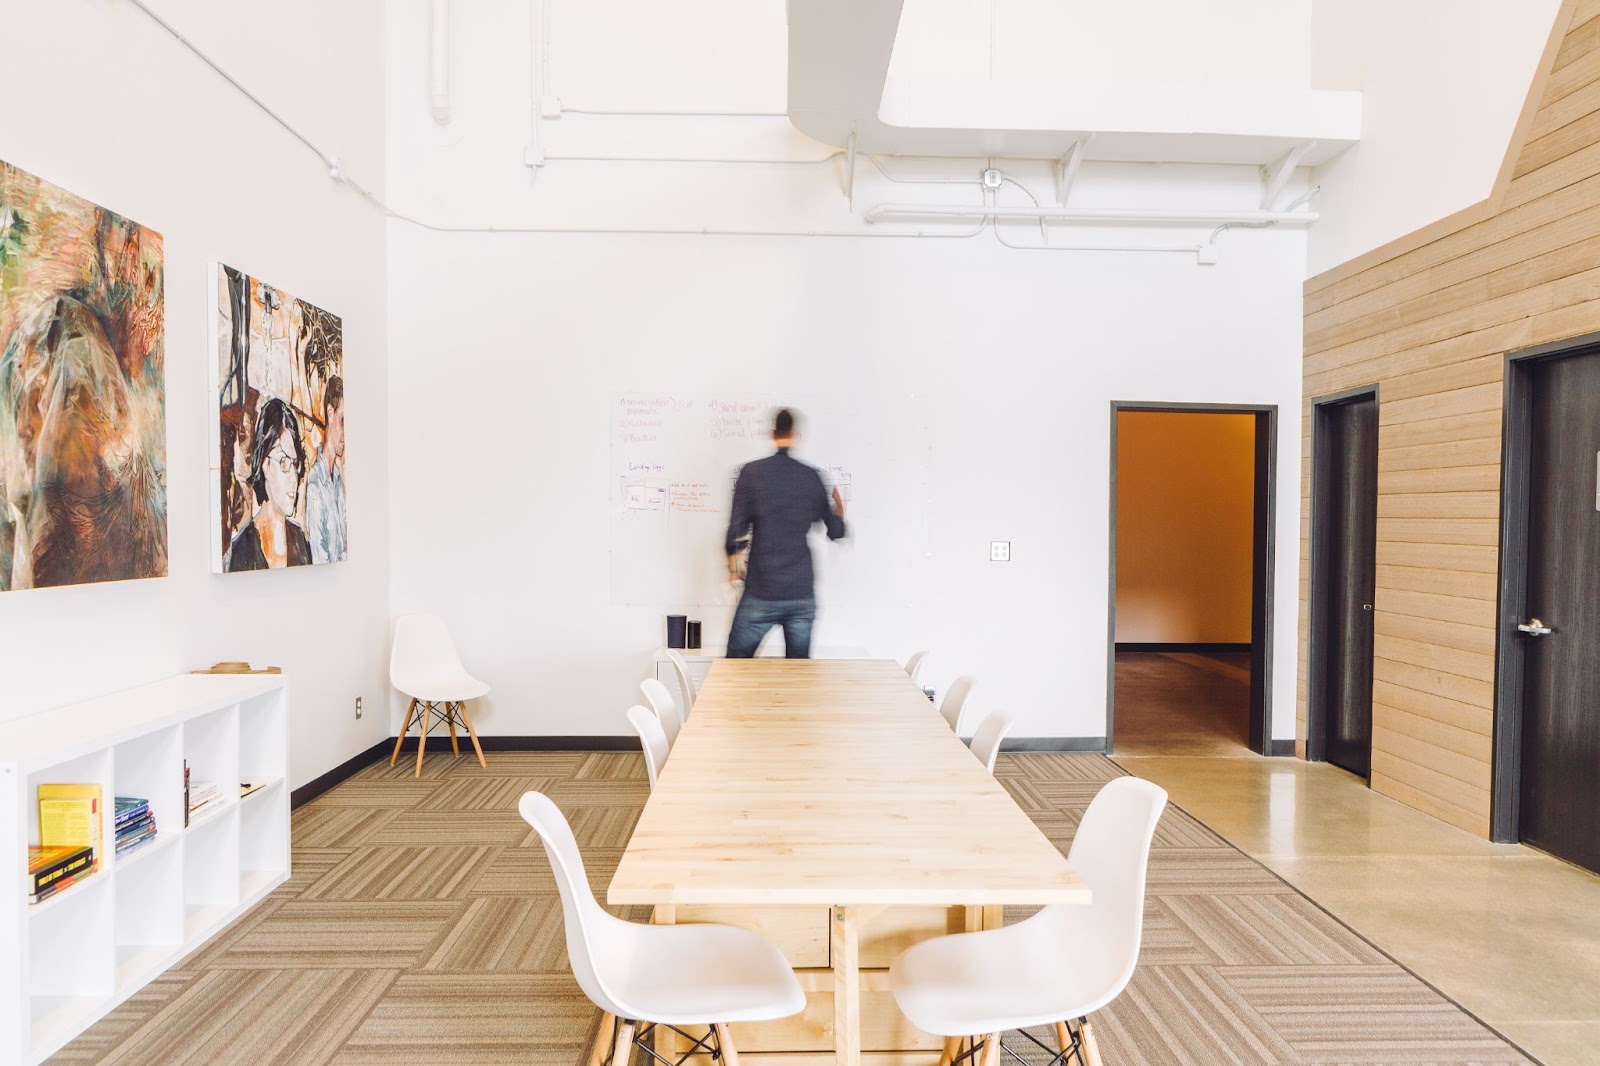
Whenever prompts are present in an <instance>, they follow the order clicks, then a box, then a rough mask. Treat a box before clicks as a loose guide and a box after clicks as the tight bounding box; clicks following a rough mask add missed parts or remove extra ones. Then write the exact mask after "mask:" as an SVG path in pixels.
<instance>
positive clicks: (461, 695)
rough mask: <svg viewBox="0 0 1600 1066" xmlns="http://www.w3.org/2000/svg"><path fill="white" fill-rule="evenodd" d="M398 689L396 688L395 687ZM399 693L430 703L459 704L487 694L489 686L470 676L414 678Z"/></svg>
mask: <svg viewBox="0 0 1600 1066" xmlns="http://www.w3.org/2000/svg"><path fill="white" fill-rule="evenodd" d="M397 687H398V686H397ZM400 691H402V692H404V693H405V694H406V695H407V696H413V697H415V698H417V699H419V700H423V701H424V702H430V703H445V702H449V703H459V702H461V701H462V700H475V699H478V698H479V697H481V696H487V695H488V694H489V686H488V685H486V684H484V683H483V682H482V681H479V680H478V679H477V678H475V677H473V676H472V675H471V674H460V675H457V676H449V677H429V678H425V679H423V678H414V679H412V680H411V682H410V684H409V685H407V686H406V687H405V688H402V689H401V690H400Z"/></svg>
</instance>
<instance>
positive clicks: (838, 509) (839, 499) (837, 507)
mask: <svg viewBox="0 0 1600 1066" xmlns="http://www.w3.org/2000/svg"><path fill="white" fill-rule="evenodd" d="M833 513H834V514H836V515H838V516H839V517H840V518H843V517H844V496H843V495H841V494H840V492H839V486H838V485H835V486H834V487H833Z"/></svg>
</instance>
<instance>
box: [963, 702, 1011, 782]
mask: <svg viewBox="0 0 1600 1066" xmlns="http://www.w3.org/2000/svg"><path fill="white" fill-rule="evenodd" d="M1009 732H1011V716H1010V715H1008V714H1004V713H1002V712H1000V711H992V712H990V713H989V714H988V715H986V716H985V717H984V719H983V721H981V722H979V723H978V730H977V732H975V733H973V734H972V754H974V755H976V756H977V757H978V761H979V762H981V763H983V765H984V766H985V767H986V768H987V769H988V771H989V772H990V773H991V774H992V773H994V757H995V756H996V755H999V754H1000V742H1001V741H1002V740H1004V739H1005V738H1006V734H1007V733H1009Z"/></svg>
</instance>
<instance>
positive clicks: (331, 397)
mask: <svg viewBox="0 0 1600 1066" xmlns="http://www.w3.org/2000/svg"><path fill="white" fill-rule="evenodd" d="M342 407H344V379H343V378H341V377H339V375H337V374H335V375H334V376H333V377H331V378H329V379H328V383H327V384H326V385H324V386H323V387H322V414H323V417H324V418H326V417H327V414H328V412H329V411H336V410H339V409H340V408H342Z"/></svg>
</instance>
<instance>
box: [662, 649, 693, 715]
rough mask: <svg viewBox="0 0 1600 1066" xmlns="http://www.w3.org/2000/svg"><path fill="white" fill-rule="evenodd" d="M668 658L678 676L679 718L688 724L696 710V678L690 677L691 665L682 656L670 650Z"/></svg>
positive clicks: (668, 650)
mask: <svg viewBox="0 0 1600 1066" xmlns="http://www.w3.org/2000/svg"><path fill="white" fill-rule="evenodd" d="M667 658H668V659H670V660H671V661H672V671H673V673H675V674H677V675H678V717H679V718H681V719H683V720H684V721H686V722H687V721H688V720H689V712H690V711H692V710H694V678H692V677H690V676H689V663H688V662H687V661H686V660H685V659H684V657H683V656H682V655H679V654H678V653H677V652H676V651H674V650H673V649H671V648H668V649H667Z"/></svg>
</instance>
